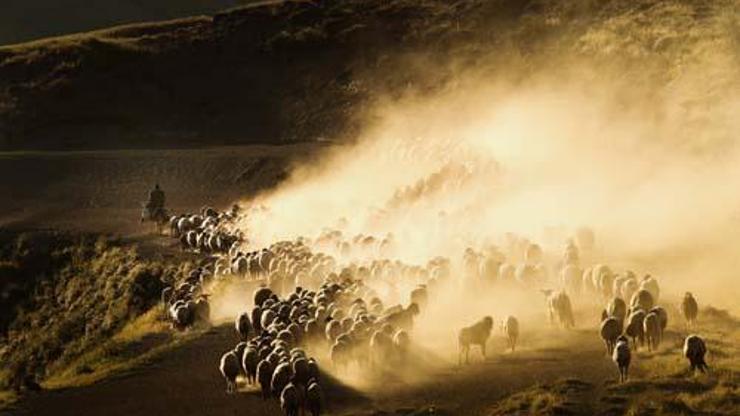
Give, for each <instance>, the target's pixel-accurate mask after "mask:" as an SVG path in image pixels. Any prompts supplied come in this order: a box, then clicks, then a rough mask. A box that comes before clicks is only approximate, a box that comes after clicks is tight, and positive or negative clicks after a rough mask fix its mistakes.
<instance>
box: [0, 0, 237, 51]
mask: <svg viewBox="0 0 740 416" xmlns="http://www.w3.org/2000/svg"><path fill="white" fill-rule="evenodd" d="M249 2H250V0H154V1H152V0H150V1H140V0H139V1H137V0H123V1H120V0H118V1H96V2H95V3H94V5H91V4H90V2H88V1H84V0H55V1H49V0H31V1H28V0H5V1H3V13H2V14H0V45H7V44H12V43H19V42H26V41H30V40H35V39H40V38H44V37H49V36H59V35H64V34H68V33H74V32H83V31H87V30H92V29H99V28H102V27H110V26H113V25H120V24H123V23H133V22H143V21H153V20H165V19H174V18H177V17H182V16H192V15H195V14H200V13H209V12H213V11H215V10H219V9H223V8H227V7H234V6H238V5H240V4H245V3H249Z"/></svg>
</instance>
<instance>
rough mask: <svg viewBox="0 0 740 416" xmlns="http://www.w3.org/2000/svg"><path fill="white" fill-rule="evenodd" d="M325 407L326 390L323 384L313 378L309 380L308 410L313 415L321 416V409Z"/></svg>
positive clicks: (307, 390)
mask: <svg viewBox="0 0 740 416" xmlns="http://www.w3.org/2000/svg"><path fill="white" fill-rule="evenodd" d="M323 407H324V392H323V391H322V389H321V385H319V383H318V382H317V381H316V380H314V379H311V380H310V381H309V382H308V389H306V410H308V412H309V413H310V414H311V416H320V415H321V410H322V409H323Z"/></svg>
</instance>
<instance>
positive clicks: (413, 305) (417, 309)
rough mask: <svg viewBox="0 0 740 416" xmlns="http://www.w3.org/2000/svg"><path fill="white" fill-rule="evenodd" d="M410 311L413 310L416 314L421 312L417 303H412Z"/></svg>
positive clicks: (413, 313)
mask: <svg viewBox="0 0 740 416" xmlns="http://www.w3.org/2000/svg"><path fill="white" fill-rule="evenodd" d="M407 310H408V311H409V312H411V314H412V315H414V316H416V315H418V314H419V305H417V304H416V303H411V304H410V305H409V307H408V309H407Z"/></svg>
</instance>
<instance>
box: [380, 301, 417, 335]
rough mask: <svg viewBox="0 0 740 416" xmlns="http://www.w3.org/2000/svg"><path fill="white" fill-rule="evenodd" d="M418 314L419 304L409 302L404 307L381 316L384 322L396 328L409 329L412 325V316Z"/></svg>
mask: <svg viewBox="0 0 740 416" xmlns="http://www.w3.org/2000/svg"><path fill="white" fill-rule="evenodd" d="M418 314H419V305H417V304H415V303H411V304H410V305H409V306H408V307H407V308H406V309H402V310H400V311H395V312H393V313H390V314H386V316H385V317H383V318H382V320H383V321H384V322H387V323H389V324H391V325H393V326H394V327H396V328H400V329H405V330H406V331H411V329H413V327H414V317H415V316H416V315H418Z"/></svg>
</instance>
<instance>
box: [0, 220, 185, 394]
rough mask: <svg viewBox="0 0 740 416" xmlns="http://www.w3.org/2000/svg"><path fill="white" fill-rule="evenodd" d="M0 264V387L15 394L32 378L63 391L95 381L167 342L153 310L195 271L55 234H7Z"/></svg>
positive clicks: (1, 238)
mask: <svg viewBox="0 0 740 416" xmlns="http://www.w3.org/2000/svg"><path fill="white" fill-rule="evenodd" d="M0 259H2V260H1V261H0V294H1V295H2V302H0V316H1V317H2V320H1V321H0V340H1V341H2V342H0V344H1V345H2V348H0V360H1V361H2V362H3V363H7V365H4V366H3V369H2V371H1V372H0V385H1V386H2V387H4V388H8V389H17V388H18V386H19V385H20V384H18V383H21V384H22V381H23V379H24V378H25V377H26V376H31V378H32V379H36V380H41V379H51V380H52V381H54V380H55V381H54V383H56V385H60V386H61V385H65V384H68V383H70V381H69V380H71V379H77V380H78V381H79V379H91V380H93V379H96V378H98V377H100V374H107V373H108V372H110V371H112V370H115V369H117V368H120V367H121V366H123V365H124V364H125V363H126V362H128V361H129V360H131V359H132V358H137V359H138V358H139V353H141V352H142V351H144V350H148V349H150V348H151V347H155V346H156V345H159V344H163V343H166V342H167V341H168V340H169V338H170V335H167V334H166V331H164V330H165V329H166V328H165V327H164V326H163V324H161V323H160V322H158V321H157V319H156V317H157V316H156V315H153V312H150V309H151V307H152V306H153V305H154V304H156V303H157V301H158V300H159V294H160V293H161V289H162V287H164V284H165V283H164V282H168V281H170V282H171V281H174V280H175V279H177V278H178V277H179V276H181V274H182V270H184V268H187V267H188V265H189V264H190V263H188V262H183V263H182V264H173V263H172V262H171V261H167V260H166V259H165V258H163V257H162V256H161V255H160V256H159V257H158V258H144V257H142V256H141V255H139V253H138V250H137V248H136V247H131V246H126V245H122V244H120V243H119V242H116V241H112V240H108V239H106V238H102V237H100V238H95V237H91V236H85V235H71V234H67V233H55V232H28V233H15V232H11V231H2V233H0ZM147 312H149V314H146V313H147ZM157 333H159V334H160V336H154V335H153V334H157ZM136 345H140V346H141V345H143V347H142V348H143V350H142V348H137V347H136ZM137 351H138V352H137Z"/></svg>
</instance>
